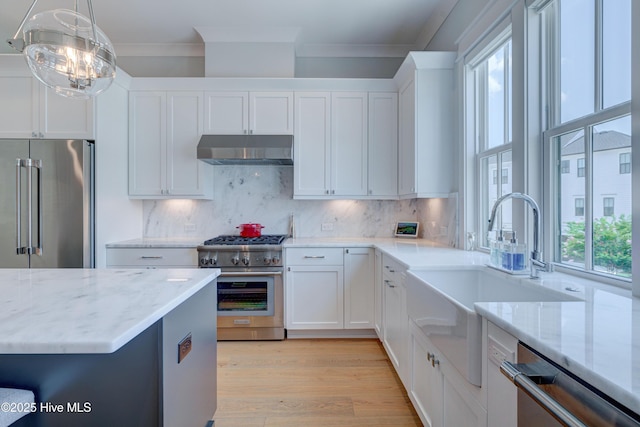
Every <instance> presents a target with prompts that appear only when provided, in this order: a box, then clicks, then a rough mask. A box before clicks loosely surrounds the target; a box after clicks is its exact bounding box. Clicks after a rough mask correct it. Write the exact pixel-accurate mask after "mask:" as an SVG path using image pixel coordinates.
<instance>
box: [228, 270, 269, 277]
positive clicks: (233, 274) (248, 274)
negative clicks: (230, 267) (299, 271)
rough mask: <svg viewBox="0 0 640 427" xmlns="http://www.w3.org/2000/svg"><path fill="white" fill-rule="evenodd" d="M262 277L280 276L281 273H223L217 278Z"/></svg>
mask: <svg viewBox="0 0 640 427" xmlns="http://www.w3.org/2000/svg"><path fill="white" fill-rule="evenodd" d="M231 276H234V277H264V276H282V271H223V272H221V273H220V276H218V277H231Z"/></svg>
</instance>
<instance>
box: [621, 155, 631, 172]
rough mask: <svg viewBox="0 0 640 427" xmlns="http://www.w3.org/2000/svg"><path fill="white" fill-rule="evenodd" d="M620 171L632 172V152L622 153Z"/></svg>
mask: <svg viewBox="0 0 640 427" xmlns="http://www.w3.org/2000/svg"><path fill="white" fill-rule="evenodd" d="M620 173H621V174H624V173H631V153H620Z"/></svg>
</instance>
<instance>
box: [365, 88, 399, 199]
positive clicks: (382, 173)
mask: <svg viewBox="0 0 640 427" xmlns="http://www.w3.org/2000/svg"><path fill="white" fill-rule="evenodd" d="M368 133H369V147H368V154H369V161H368V185H369V189H368V192H367V194H368V195H370V196H375V197H376V198H379V199H382V198H390V199H394V198H397V197H398V94H397V93H395V92H370V93H369V132H368Z"/></svg>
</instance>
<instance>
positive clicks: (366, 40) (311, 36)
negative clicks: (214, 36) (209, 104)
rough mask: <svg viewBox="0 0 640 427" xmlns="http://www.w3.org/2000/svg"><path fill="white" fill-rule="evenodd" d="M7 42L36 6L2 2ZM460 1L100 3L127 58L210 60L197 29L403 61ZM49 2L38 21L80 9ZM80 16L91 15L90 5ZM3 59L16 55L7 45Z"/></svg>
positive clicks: (310, 52)
mask: <svg viewBox="0 0 640 427" xmlns="http://www.w3.org/2000/svg"><path fill="white" fill-rule="evenodd" d="M0 1H1V2H2V14H1V15H0V37H2V39H3V40H5V39H7V38H11V37H13V34H14V33H15V31H16V30H17V27H18V25H19V23H20V21H21V19H22V18H23V17H24V15H25V13H26V12H27V9H28V7H29V5H30V4H31V0H0ZM456 2H457V0H209V1H206V0H181V1H176V0H94V1H93V2H92V3H93V9H94V13H95V17H96V22H97V24H98V26H99V27H100V28H101V29H102V30H103V31H104V32H105V33H106V34H107V36H108V37H109V38H110V39H111V41H112V43H113V44H114V46H115V50H116V54H117V55H118V56H119V57H127V56H130V57H136V56H153V57H158V56H193V57H197V56H203V55H204V43H203V39H202V37H201V36H200V34H199V32H198V31H196V29H195V28H196V27H199V28H209V29H220V28H223V31H224V29H229V30H233V31H230V33H233V34H241V33H251V32H252V31H254V30H255V29H256V28H263V29H264V28H271V29H286V30H287V31H288V34H294V40H293V42H294V43H295V52H296V56H307V57H403V56H405V55H406V53H407V52H408V51H410V50H423V49H424V48H425V46H426V45H427V43H428V41H429V39H430V37H432V36H433V34H435V32H436V30H437V29H438V27H439V26H440V25H441V24H442V22H443V21H444V20H445V19H446V17H447V15H448V14H449V13H450V12H451V9H452V8H453V6H454V5H455V3H456ZM74 4H75V3H74V1H72V0H43V1H41V2H39V3H38V4H37V5H36V8H35V9H34V12H33V13H36V12H39V11H43V10H49V9H56V8H67V9H73V8H74ZM78 4H79V6H78V7H79V11H80V12H81V13H83V14H85V15H88V12H87V5H86V2H84V1H82V0H79V1H78ZM0 53H14V51H13V50H12V49H11V47H9V46H8V45H7V44H6V43H0Z"/></svg>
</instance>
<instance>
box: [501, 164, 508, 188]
mask: <svg viewBox="0 0 640 427" xmlns="http://www.w3.org/2000/svg"><path fill="white" fill-rule="evenodd" d="M508 183H509V169H507V168H503V169H502V184H508Z"/></svg>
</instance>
